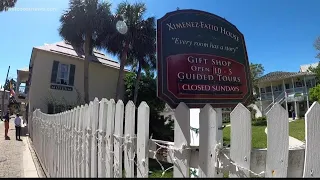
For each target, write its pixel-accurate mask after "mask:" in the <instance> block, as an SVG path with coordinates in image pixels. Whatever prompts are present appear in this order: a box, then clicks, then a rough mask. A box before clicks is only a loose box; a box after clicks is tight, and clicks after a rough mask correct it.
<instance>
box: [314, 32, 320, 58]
mask: <svg viewBox="0 0 320 180" xmlns="http://www.w3.org/2000/svg"><path fill="white" fill-rule="evenodd" d="M314 47H315V48H316V50H317V51H319V52H318V54H317V56H316V58H319V59H320V36H319V37H318V38H317V39H316V41H315V42H314Z"/></svg>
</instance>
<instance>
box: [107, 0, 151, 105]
mask: <svg viewBox="0 0 320 180" xmlns="http://www.w3.org/2000/svg"><path fill="white" fill-rule="evenodd" d="M145 12H146V6H145V4H144V3H134V4H130V3H128V2H122V3H120V4H119V5H118V7H117V10H116V13H115V16H114V19H113V24H114V28H115V29H116V30H117V33H115V34H110V32H105V34H104V37H105V39H104V47H105V48H106V50H107V51H109V52H111V53H113V54H115V55H118V56H119V57H120V71H119V75H118V83H117V92H116V100H118V99H123V97H124V67H125V65H127V64H128V63H127V58H128V54H129V53H130V52H132V51H133V50H134V46H135V45H137V44H138V42H141V38H143V37H144V38H145V37H148V34H145V33H146V31H144V30H143V29H144V27H145V25H146V20H144V19H143V15H144V13H145ZM139 38H140V39H139Z"/></svg>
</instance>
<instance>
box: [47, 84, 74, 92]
mask: <svg viewBox="0 0 320 180" xmlns="http://www.w3.org/2000/svg"><path fill="white" fill-rule="evenodd" d="M50 88H51V89H55V90H61V91H73V88H72V87H69V86H62V85H55V84H51V85H50Z"/></svg>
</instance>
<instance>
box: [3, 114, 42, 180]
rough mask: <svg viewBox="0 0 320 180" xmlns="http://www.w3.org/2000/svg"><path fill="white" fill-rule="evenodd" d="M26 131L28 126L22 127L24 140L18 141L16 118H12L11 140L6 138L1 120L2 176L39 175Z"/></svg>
mask: <svg viewBox="0 0 320 180" xmlns="http://www.w3.org/2000/svg"><path fill="white" fill-rule="evenodd" d="M26 133H27V127H22V129H21V139H22V141H17V140H16V138H15V127H14V118H11V119H10V127H9V133H8V135H9V137H10V140H5V138H4V123H3V121H0V178H4V177H5V178H17V177H38V173H37V171H36V168H35V164H34V162H33V159H32V156H31V153H30V150H29V145H28V139H27V137H26Z"/></svg>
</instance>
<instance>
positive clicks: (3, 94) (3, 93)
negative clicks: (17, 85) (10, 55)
mask: <svg viewBox="0 0 320 180" xmlns="http://www.w3.org/2000/svg"><path fill="white" fill-rule="evenodd" d="M9 71H10V66H9V68H8V72H7V77H6V81H5V82H4V85H3V92H2V102H1V104H2V106H1V119H3V113H4V98H5V94H6V89H5V87H6V83H7V81H8V75H9Z"/></svg>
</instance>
